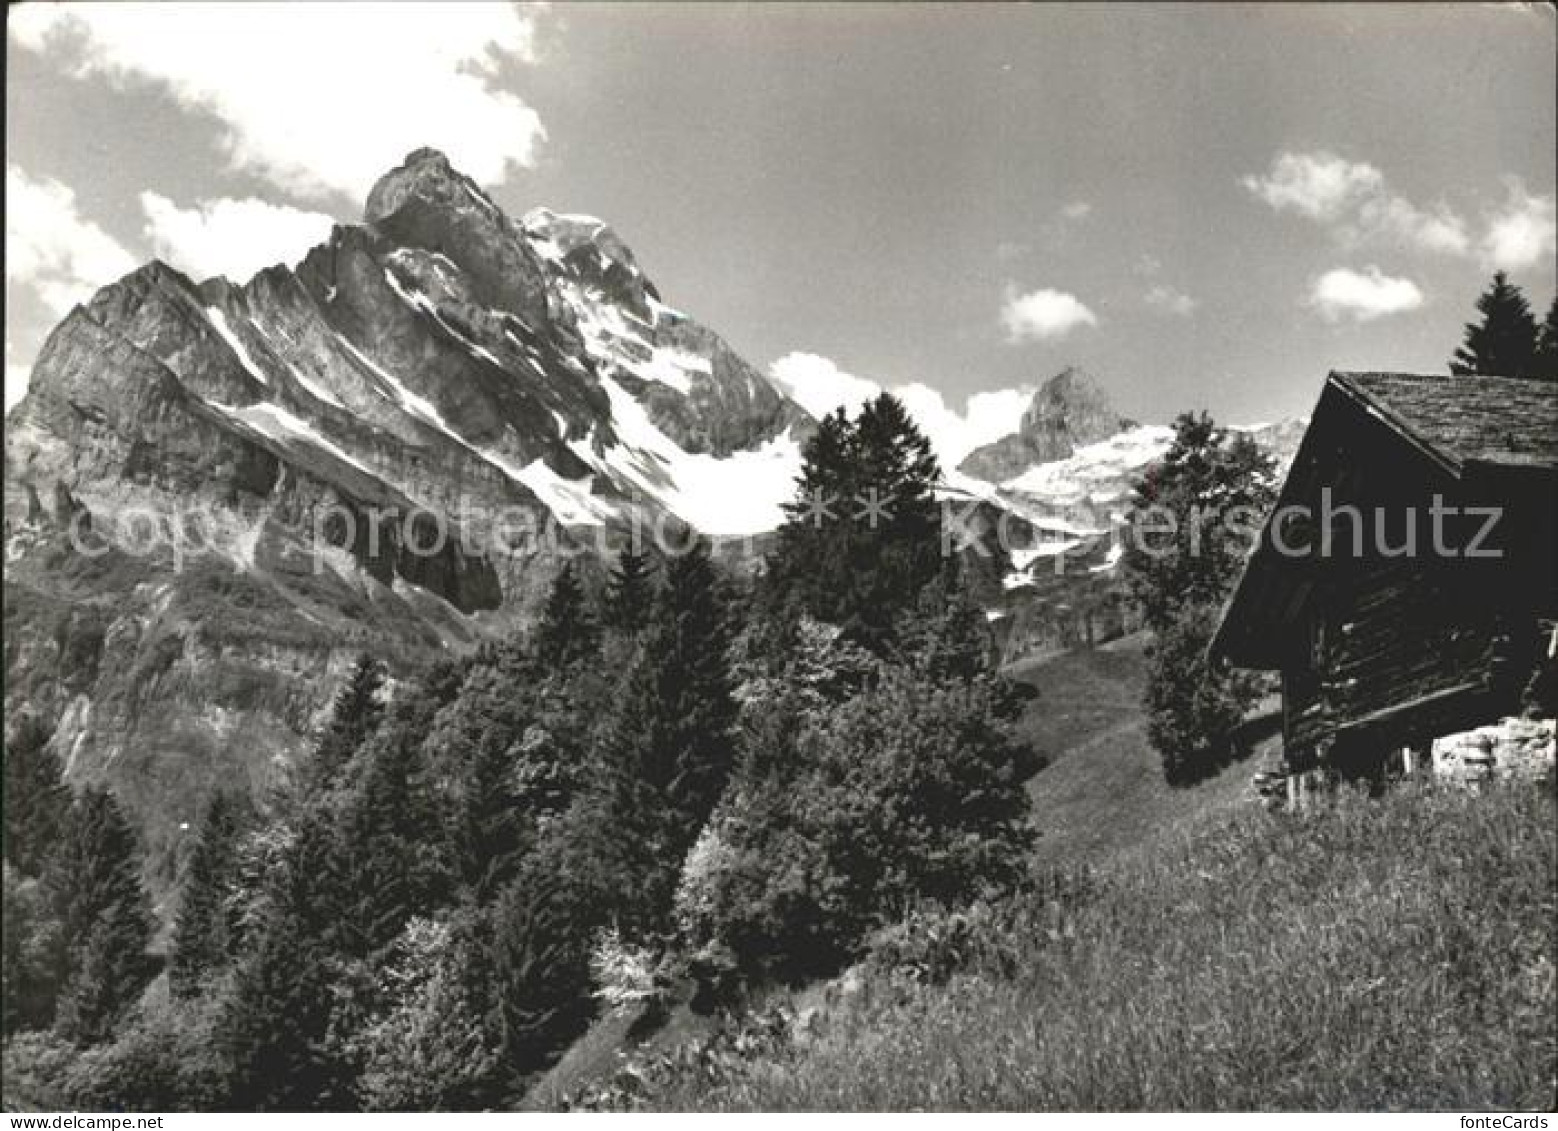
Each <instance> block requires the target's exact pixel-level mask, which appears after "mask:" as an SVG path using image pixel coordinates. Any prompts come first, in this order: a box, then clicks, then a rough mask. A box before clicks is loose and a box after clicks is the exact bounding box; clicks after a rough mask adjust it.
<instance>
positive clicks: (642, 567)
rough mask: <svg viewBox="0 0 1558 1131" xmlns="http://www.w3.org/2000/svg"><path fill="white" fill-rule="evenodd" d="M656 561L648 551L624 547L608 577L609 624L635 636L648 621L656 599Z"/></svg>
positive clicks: (606, 607) (606, 612)
mask: <svg viewBox="0 0 1558 1131" xmlns="http://www.w3.org/2000/svg"><path fill="white" fill-rule="evenodd" d="M654 592H655V591H654V565H653V563H652V562H651V560H650V557H649V553H648V552H647V551H634V550H633V549H632V548H629V549H626V550H623V551H622V553H621V554H620V555H619V556H618V557H617V564H616V568H614V569H613V570H612V571H611V575H610V576H609V577H608V578H607V580H606V601H605V609H604V615H603V617H602V619H603V620H604V622H605V624H606V627H608V628H610V629H613V630H614V631H616V632H620V633H622V634H623V635H624V636H636V635H637V634H638V633H639V632H640V631H642V630H643V627H644V625H645V624H647V623H648V621H649V611H650V604H651V602H653V600H654Z"/></svg>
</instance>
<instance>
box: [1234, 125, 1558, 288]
mask: <svg viewBox="0 0 1558 1131" xmlns="http://www.w3.org/2000/svg"><path fill="white" fill-rule="evenodd" d="M1241 183H1242V184H1243V185H1244V186H1245V188H1247V189H1249V190H1250V191H1251V192H1253V193H1254V194H1255V195H1256V196H1258V197H1260V198H1261V199H1262V200H1264V201H1265V202H1266V203H1267V204H1269V205H1270V206H1271V207H1272V208H1274V209H1276V210H1277V211H1279V212H1282V211H1292V212H1297V213H1300V214H1301V215H1304V216H1307V217H1308V218H1309V219H1311V220H1315V221H1318V222H1320V223H1323V224H1326V225H1328V226H1330V228H1331V230H1332V231H1333V233H1334V234H1335V235H1336V236H1337V237H1338V238H1339V239H1340V240H1341V242H1342V243H1344V244H1346V245H1349V246H1372V247H1392V248H1404V249H1414V250H1418V251H1426V252H1435V253H1438V254H1444V255H1454V256H1468V257H1469V256H1472V255H1473V254H1476V255H1477V256H1478V257H1480V258H1481V259H1482V260H1483V261H1484V262H1485V263H1486V264H1488V265H1490V266H1494V267H1506V268H1512V269H1518V268H1522V267H1530V266H1532V265H1533V264H1535V263H1537V262H1538V261H1539V260H1541V259H1542V258H1543V257H1544V256H1551V255H1552V254H1553V246H1554V237H1553V227H1554V225H1553V198H1552V197H1551V196H1538V195H1533V194H1531V193H1529V192H1527V191H1526V188H1525V186H1524V185H1523V184H1521V183H1520V182H1519V181H1518V180H1514V179H1510V180H1508V182H1507V183H1508V185H1509V192H1508V197H1507V199H1506V200H1505V202H1504V203H1503V204H1502V205H1501V206H1500V207H1498V208H1496V209H1493V210H1490V211H1489V212H1488V214H1487V215H1486V216H1485V218H1484V223H1483V225H1482V234H1481V235H1480V236H1477V235H1475V234H1474V231H1473V225H1472V224H1471V223H1468V222H1467V220H1466V219H1465V218H1464V217H1463V216H1461V215H1460V214H1459V213H1457V212H1456V211H1455V210H1454V209H1453V208H1451V207H1450V206H1449V205H1448V204H1446V203H1445V202H1444V201H1439V202H1438V203H1436V204H1433V205H1432V206H1429V207H1426V208H1425V207H1422V206H1420V205H1417V204H1414V203H1413V202H1412V201H1411V200H1409V199H1407V198H1406V197H1405V196H1402V195H1401V194H1400V193H1397V192H1395V191H1393V190H1392V189H1391V187H1390V186H1389V185H1388V184H1387V183H1386V180H1385V177H1384V174H1382V173H1381V172H1380V171H1379V170H1378V169H1376V168H1375V167H1374V166H1372V165H1369V164H1365V163H1363V162H1354V161H1348V160H1346V159H1344V158H1341V157H1337V156H1336V155H1335V154H1332V153H1325V152H1319V153H1283V154H1280V155H1278V156H1277V158H1276V159H1275V160H1274V161H1272V163H1271V168H1270V170H1268V171H1267V172H1266V173H1265V174H1263V175H1261V176H1249V177H1244V178H1243V179H1242V181H1241Z"/></svg>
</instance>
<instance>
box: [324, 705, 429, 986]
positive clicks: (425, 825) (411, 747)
mask: <svg viewBox="0 0 1558 1131" xmlns="http://www.w3.org/2000/svg"><path fill="white" fill-rule="evenodd" d="M420 739H421V730H420V728H418V727H417V726H415V725H414V721H413V720H412V719H407V718H402V717H400V716H399V713H398V712H397V716H396V717H394V718H392V719H391V720H390V721H389V722H387V723H386V724H384V725H383V726H381V727H380V728H379V730H378V731H376V732H375V733H374V734H373V735H372V736H371V737H370V738H369V739H368V741H367V742H366V743H365V745H364V746H363V753H362V755H361V757H360V759H359V761H360V771H359V773H358V774H357V775H356V778H355V780H353V781H352V782H351V783H349V785H348V786H347V787H346V789H345V790H344V796H343V797H342V799H341V809H340V822H339V828H338V830H337V833H336V840H337V843H338V844H339V851H340V864H339V870H338V871H339V881H338V884H339V886H338V892H337V898H338V899H339V900H340V902H341V906H340V914H341V924H342V926H343V927H344V928H346V929H347V930H348V931H349V935H348V936H347V937H348V945H349V947H350V948H351V952H352V953H356V954H359V955H362V954H368V953H370V952H372V951H374V950H376V949H377V948H379V947H381V946H383V945H384V944H386V943H388V942H389V941H390V940H391V939H393V938H394V937H395V936H396V935H397V934H399V933H400V930H401V927H402V926H403V925H404V924H405V922H406V920H407V919H409V918H410V917H411V916H413V915H421V914H428V913H430V912H431V911H432V910H433V908H434V906H435V904H436V903H437V902H438V901H439V899H440V897H441V896H443V895H445V894H446V893H447V891H448V887H449V876H448V871H447V867H446V862H445V859H444V857H443V853H442V852H441V851H440V850H441V848H442V845H441V844H440V841H441V839H442V838H441V837H440V836H439V835H438V831H439V828H440V825H441V823H442V814H441V812H440V810H439V807H438V804H437V801H436V800H435V798H434V795H433V790H432V787H431V783H430V782H429V781H428V780H427V774H426V772H425V767H424V766H423V764H422V761H421V756H420Z"/></svg>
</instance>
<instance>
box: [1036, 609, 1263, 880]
mask: <svg viewBox="0 0 1558 1131" xmlns="http://www.w3.org/2000/svg"><path fill="white" fill-rule="evenodd" d="M1145 648H1146V638H1145V634H1143V633H1137V634H1135V635H1133V636H1128V637H1125V638H1124V639H1122V640H1117V641H1114V642H1113V643H1111V644H1107V645H1105V646H1104V647H1102V648H1099V649H1096V650H1094V651H1091V652H1089V651H1085V650H1079V651H1075V652H1069V653H1066V654H1064V655H1061V656H1056V657H1052V658H1049V659H1045V660H1041V661H1038V662H1036V663H1028V664H1018V665H1014V666H1013V667H1012V668H1011V669H1010V670H1009V671H1008V673H1007V674H1008V675H1010V676H1011V677H1012V678H1014V679H1019V680H1022V681H1023V682H1026V683H1029V684H1031V685H1032V686H1033V687H1034V688H1035V689H1036V690H1037V692H1038V696H1037V698H1036V699H1034V700H1033V701H1032V702H1031V703H1029V704H1028V706H1027V709H1026V711H1025V712H1024V714H1023V716H1022V718H1021V719H1020V720H1019V721H1018V724H1017V729H1018V732H1019V733H1020V734H1021V735H1022V737H1023V738H1024V739H1026V740H1027V741H1028V742H1029V743H1030V744H1031V745H1032V746H1033V747H1034V749H1036V750H1038V751H1039V752H1040V753H1042V754H1044V755H1045V756H1046V757H1047V758H1048V759H1049V760H1050V763H1051V764H1050V765H1049V766H1048V767H1047V768H1046V769H1045V770H1044V771H1043V772H1041V773H1040V774H1038V775H1037V776H1036V777H1035V778H1034V779H1033V780H1032V781H1031V782H1030V783H1029V786H1028V791H1029V796H1030V797H1032V799H1033V813H1034V818H1035V821H1036V822H1037V824H1038V827H1039V833H1040V839H1039V844H1038V847H1037V850H1036V855H1037V858H1038V859H1037V862H1038V864H1039V866H1040V867H1045V868H1048V867H1060V868H1073V867H1075V866H1077V865H1079V864H1083V863H1086V864H1094V865H1096V864H1098V863H1099V862H1101V861H1103V860H1105V859H1108V858H1110V857H1112V856H1114V855H1116V854H1117V853H1121V852H1129V851H1134V850H1136V849H1137V848H1139V847H1140V846H1141V845H1143V844H1147V843H1151V842H1152V841H1154V840H1155V839H1156V838H1159V837H1161V836H1164V835H1169V836H1181V835H1184V833H1185V832H1186V831H1188V830H1190V829H1193V828H1197V827H1200V825H1201V824H1202V823H1203V822H1204V821H1206V820H1208V819H1215V817H1216V815H1217V814H1220V813H1223V812H1225V811H1227V810H1228V809H1230V808H1233V807H1235V806H1237V805H1239V804H1240V803H1242V802H1243V801H1245V800H1247V799H1248V796H1249V795H1248V788H1249V777H1250V773H1251V770H1250V762H1249V761H1248V760H1247V761H1246V762H1243V763H1238V764H1235V765H1233V766H1230V767H1229V768H1228V769H1226V770H1224V771H1223V772H1222V773H1221V774H1219V775H1218V776H1216V777H1215V778H1212V779H1211V780H1210V781H1207V782H1204V783H1202V784H1201V785H1199V786H1197V787H1196V788H1194V789H1170V788H1169V787H1168V786H1167V785H1166V784H1165V783H1164V781H1163V770H1162V767H1161V763H1160V761H1159V758H1158V752H1157V751H1156V750H1154V749H1153V748H1152V746H1151V744H1149V743H1148V741H1147V736H1146V732H1145V729H1144V728H1145V721H1144V719H1143V718H1142V714H1141V700H1142V689H1143V684H1144V681H1145V679H1146V655H1145ZM1262 752H1263V749H1261V748H1258V749H1257V750H1256V751H1255V754H1256V755H1259V754H1261V753H1262Z"/></svg>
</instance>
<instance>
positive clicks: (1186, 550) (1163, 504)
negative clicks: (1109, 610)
mask: <svg viewBox="0 0 1558 1131" xmlns="http://www.w3.org/2000/svg"><path fill="white" fill-rule="evenodd" d="M1273 480H1274V465H1273V463H1272V460H1271V457H1270V456H1269V455H1267V454H1266V453H1265V452H1263V451H1262V450H1261V448H1260V446H1259V445H1258V444H1256V443H1255V442H1254V441H1253V440H1251V439H1250V438H1249V437H1248V436H1246V435H1243V434H1240V435H1236V436H1233V437H1230V436H1229V435H1228V433H1227V432H1226V430H1224V429H1223V428H1221V427H1219V426H1218V424H1217V423H1216V422H1215V421H1214V420H1213V419H1212V418H1211V417H1210V416H1208V415H1207V414H1206V413H1204V412H1203V413H1199V414H1195V413H1182V414H1181V415H1180V417H1179V418H1178V419H1177V420H1176V421H1175V422H1174V440H1173V442H1172V443H1171V444H1170V445H1169V450H1168V451H1167V452H1165V453H1164V455H1163V458H1162V459H1160V460H1158V461H1157V462H1156V463H1153V464H1152V465H1151V466H1149V468H1148V469H1147V472H1146V474H1145V475H1144V476H1143V477H1142V479H1141V480H1140V481H1139V482H1137V483H1136V484H1135V486H1134V489H1133V492H1132V495H1131V511H1130V521H1131V530H1130V535H1131V536H1130V537H1128V538H1127V539H1126V545H1125V555H1124V559H1123V560H1124V565H1125V576H1126V582H1127V584H1128V586H1129V588H1130V591H1131V595H1132V597H1133V598H1134V599H1135V600H1136V601H1137V603H1138V604H1139V605H1140V607H1141V609H1142V612H1143V614H1144V615H1145V617H1146V620H1147V624H1148V625H1149V626H1150V627H1152V628H1154V629H1158V628H1162V627H1165V626H1166V625H1168V624H1170V623H1172V622H1173V621H1175V620H1176V619H1178V617H1179V613H1180V610H1181V609H1182V608H1185V607H1187V606H1191V605H1196V606H1216V605H1217V604H1218V603H1220V602H1221V601H1222V599H1223V598H1224V597H1226V596H1227V594H1228V591H1229V589H1230V587H1231V586H1232V584H1233V582H1234V580H1235V579H1236V578H1237V576H1238V572H1239V569H1240V568H1241V567H1242V566H1243V564H1244V558H1245V556H1246V554H1247V553H1248V551H1249V550H1250V548H1251V544H1250V542H1249V540H1248V538H1247V536H1248V535H1250V534H1252V533H1253V532H1254V531H1255V530H1256V529H1257V528H1258V525H1259V523H1260V521H1261V520H1262V519H1263V518H1264V516H1265V514H1266V512H1267V511H1268V510H1269V509H1270V508H1271V505H1272V503H1273V502H1274V501H1275V487H1274V482H1273ZM1169 527H1171V528H1172V529H1167V528H1169ZM1160 528H1162V529H1160Z"/></svg>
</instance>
